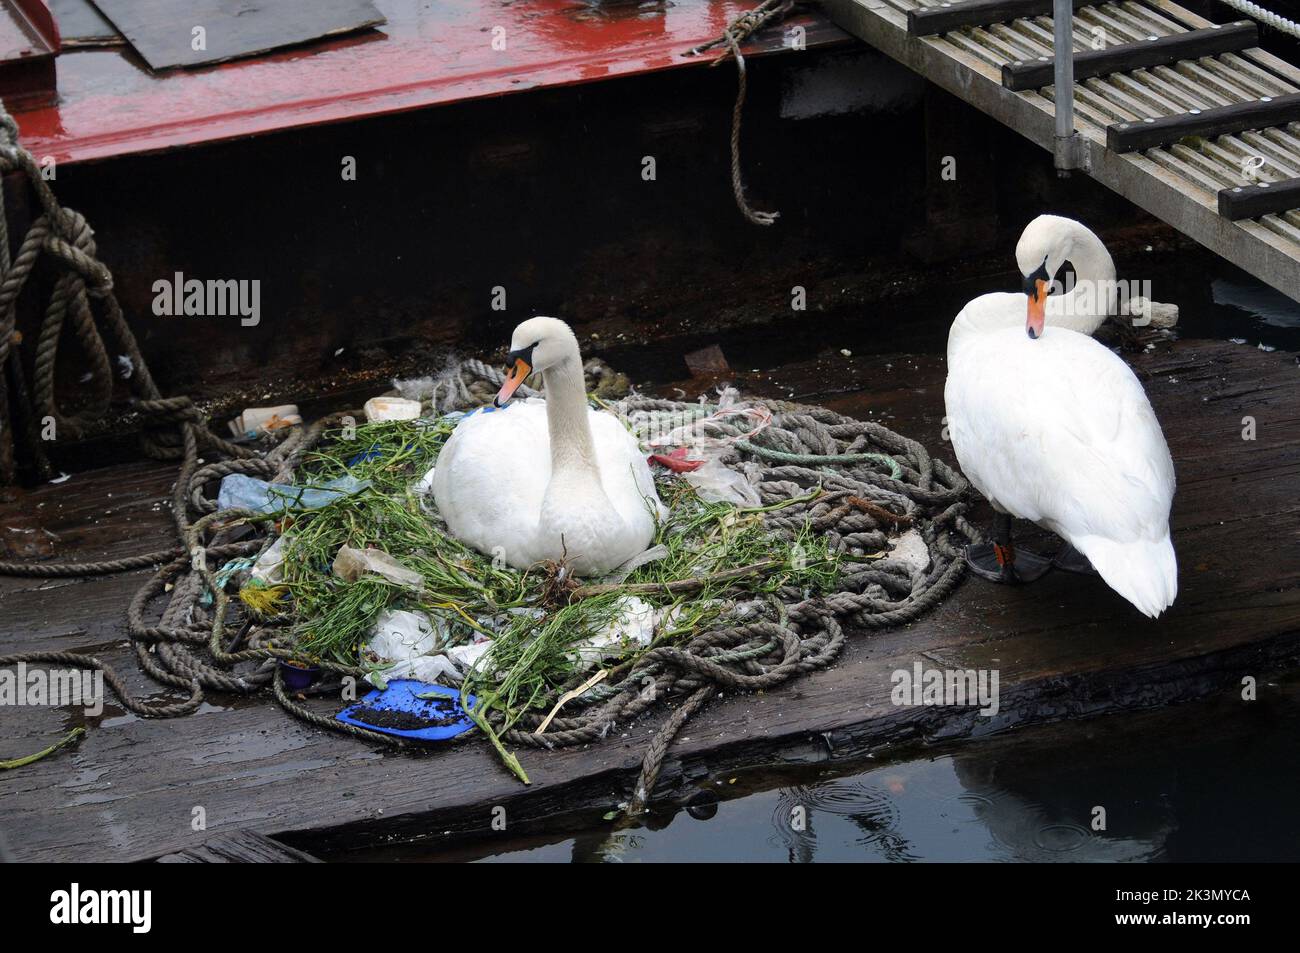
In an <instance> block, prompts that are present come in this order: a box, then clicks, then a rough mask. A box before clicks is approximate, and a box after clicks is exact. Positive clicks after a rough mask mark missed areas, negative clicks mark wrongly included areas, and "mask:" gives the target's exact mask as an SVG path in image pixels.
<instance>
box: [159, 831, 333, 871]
mask: <svg viewBox="0 0 1300 953" xmlns="http://www.w3.org/2000/svg"><path fill="white" fill-rule="evenodd" d="M157 862H158V863H160V864H319V863H320V860H319V859H318V858H316V857H313V856H312V855H311V854H308V853H306V852H305V851H301V850H298V849H297V848H296V847H290V846H288V845H287V844H281V843H280V842H279V841H277V840H272V839H271V838H269V837H267V836H266V835H264V834H259V833H257V832H256V831H233V832H231V833H229V834H214V835H213V836H212V837H209V838H208V839H207V840H205V841H204V842H203V843H201V844H197V845H195V846H194V847H186V848H185V849H184V850H179V851H176V852H175V853H172V854H164V855H163V856H161V857H159V858H158V861H157Z"/></svg>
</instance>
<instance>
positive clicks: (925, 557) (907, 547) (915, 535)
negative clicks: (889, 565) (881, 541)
mask: <svg viewBox="0 0 1300 953" xmlns="http://www.w3.org/2000/svg"><path fill="white" fill-rule="evenodd" d="M889 558H890V559H892V560H893V561H894V562H898V563H902V564H903V565H904V566H906V567H907V568H908V570H909V571H910V572H911V573H912V574H913V575H915V574H916V573H920V572H925V571H926V570H927V569H929V568H930V548H929V547H928V546H926V544H925V540H924V539H923V538H922V536H921V534H920V533H919V532H918V531H917V530H916V529H909V530H908V531H907V532H906V533H904V534H903V535H902V536H900V537H898V539H896V540H894V549H893V551H892V552H891V553H890V554H889Z"/></svg>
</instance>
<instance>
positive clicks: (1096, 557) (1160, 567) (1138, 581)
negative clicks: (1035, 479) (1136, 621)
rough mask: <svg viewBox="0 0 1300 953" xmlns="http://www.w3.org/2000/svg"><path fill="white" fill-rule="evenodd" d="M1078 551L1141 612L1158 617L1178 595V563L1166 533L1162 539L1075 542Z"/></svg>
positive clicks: (1093, 538)
mask: <svg viewBox="0 0 1300 953" xmlns="http://www.w3.org/2000/svg"><path fill="white" fill-rule="evenodd" d="M1071 542H1072V543H1074V545H1075V548H1077V549H1078V550H1079V551H1080V552H1082V553H1083V554H1084V555H1085V556H1087V557H1088V559H1089V560H1090V561H1091V562H1092V566H1093V568H1094V569H1096V570H1097V572H1098V573H1100V574H1101V578H1102V579H1104V580H1106V585H1108V586H1110V587H1111V588H1112V589H1114V590H1115V591H1116V592H1118V593H1119V594H1120V595H1121V596H1123V597H1124V598H1125V599H1127V600H1128V601H1129V602H1131V603H1133V605H1134V606H1136V607H1137V609H1138V611H1139V612H1141V613H1143V614H1144V615H1148V616H1150V617H1151V618H1153V619H1154V618H1156V617H1157V616H1159V615H1160V613H1162V612H1164V611H1165V610H1166V609H1168V608H1169V607H1170V606H1171V605H1173V604H1174V597H1175V596H1177V595H1178V561H1177V559H1176V558H1175V557H1174V544H1173V543H1172V542H1170V540H1169V534H1168V533H1166V534H1165V535H1164V536H1163V537H1162V538H1161V539H1159V540H1154V541H1153V540H1137V541H1135V542H1129V543H1117V542H1115V541H1114V540H1111V539H1106V538H1105V537H1103V536H1084V537H1082V538H1081V539H1075V540H1071Z"/></svg>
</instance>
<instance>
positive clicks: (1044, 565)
mask: <svg viewBox="0 0 1300 953" xmlns="http://www.w3.org/2000/svg"><path fill="white" fill-rule="evenodd" d="M966 565H968V566H970V571H971V572H973V573H974V574H975V575H977V576H979V577H980V578H981V579H987V580H988V581H989V582H1000V583H1003V584H1014V583H1025V582H1033V581H1034V580H1035V579H1037V578H1038V577H1040V576H1041V575H1043V573H1045V572H1047V570H1049V569H1051V568H1052V560H1050V559H1048V558H1047V557H1046V556H1041V555H1039V554H1038V553H1036V552H1034V551H1033V550H1029V549H1021V548H1019V547H1017V546H1015V545H1014V544H1013V543H1012V542H1011V517H1010V515H1009V514H1006V513H998V514H996V515H995V516H994V517H993V540H992V542H985V543H971V544H970V545H969V546H967V547H966Z"/></svg>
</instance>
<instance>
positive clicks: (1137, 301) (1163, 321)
mask: <svg viewBox="0 0 1300 953" xmlns="http://www.w3.org/2000/svg"><path fill="white" fill-rule="evenodd" d="M1120 310H1121V313H1127V314H1128V315H1130V316H1132V317H1141V318H1142V322H1141V324H1138V323H1137V322H1134V324H1135V326H1138V327H1151V328H1172V327H1173V326H1174V325H1176V324H1177V323H1178V305H1176V304H1167V303H1165V302H1163V301H1152V300H1151V299H1150V298H1144V297H1142V296H1140V295H1139V296H1138V297H1135V298H1130V299H1128V303H1127V306H1126V307H1121V309H1120Z"/></svg>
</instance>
